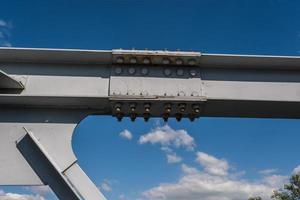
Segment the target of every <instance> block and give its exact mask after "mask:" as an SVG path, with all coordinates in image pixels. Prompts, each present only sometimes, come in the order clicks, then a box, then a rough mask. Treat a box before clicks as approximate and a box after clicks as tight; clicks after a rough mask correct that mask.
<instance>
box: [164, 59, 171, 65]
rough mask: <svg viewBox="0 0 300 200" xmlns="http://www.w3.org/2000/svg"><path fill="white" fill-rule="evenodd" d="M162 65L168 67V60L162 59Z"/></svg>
mask: <svg viewBox="0 0 300 200" xmlns="http://www.w3.org/2000/svg"><path fill="white" fill-rule="evenodd" d="M162 63H163V64H164V65H168V64H170V60H169V59H168V58H164V59H163V60H162Z"/></svg>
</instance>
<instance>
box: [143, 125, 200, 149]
mask: <svg viewBox="0 0 300 200" xmlns="http://www.w3.org/2000/svg"><path fill="white" fill-rule="evenodd" d="M139 143H140V144H146V143H151V144H160V145H161V146H163V147H175V148H180V147H182V148H185V149H187V150H194V148H195V146H196V145H195V141H194V138H193V137H191V136H190V135H189V134H188V133H187V132H186V131H185V130H174V129H172V128H171V127H170V126H168V125H165V126H162V127H156V128H155V129H153V130H151V131H150V132H149V133H147V134H144V135H142V136H141V137H140V138H139Z"/></svg>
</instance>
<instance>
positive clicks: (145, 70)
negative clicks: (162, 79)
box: [141, 67, 148, 75]
mask: <svg viewBox="0 0 300 200" xmlns="http://www.w3.org/2000/svg"><path fill="white" fill-rule="evenodd" d="M141 73H142V74H143V75H147V74H148V69H147V68H146V67H145V68H143V69H142V71H141Z"/></svg>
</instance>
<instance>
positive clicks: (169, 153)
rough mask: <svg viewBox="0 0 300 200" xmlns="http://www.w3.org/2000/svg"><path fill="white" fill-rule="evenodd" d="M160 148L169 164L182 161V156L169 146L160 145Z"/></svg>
mask: <svg viewBox="0 0 300 200" xmlns="http://www.w3.org/2000/svg"><path fill="white" fill-rule="evenodd" d="M160 149H161V150H162V151H164V152H165V153H166V158H167V162H168V163H169V164H174V163H179V162H181V161H182V158H181V157H180V156H178V155H177V154H176V153H175V152H174V151H173V149H171V148H169V147H161V148H160Z"/></svg>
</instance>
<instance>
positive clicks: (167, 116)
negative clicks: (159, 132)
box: [162, 113, 169, 122]
mask: <svg viewBox="0 0 300 200" xmlns="http://www.w3.org/2000/svg"><path fill="white" fill-rule="evenodd" d="M162 118H163V119H164V121H165V122H167V121H168V119H169V114H167V113H164V114H163V116H162Z"/></svg>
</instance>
